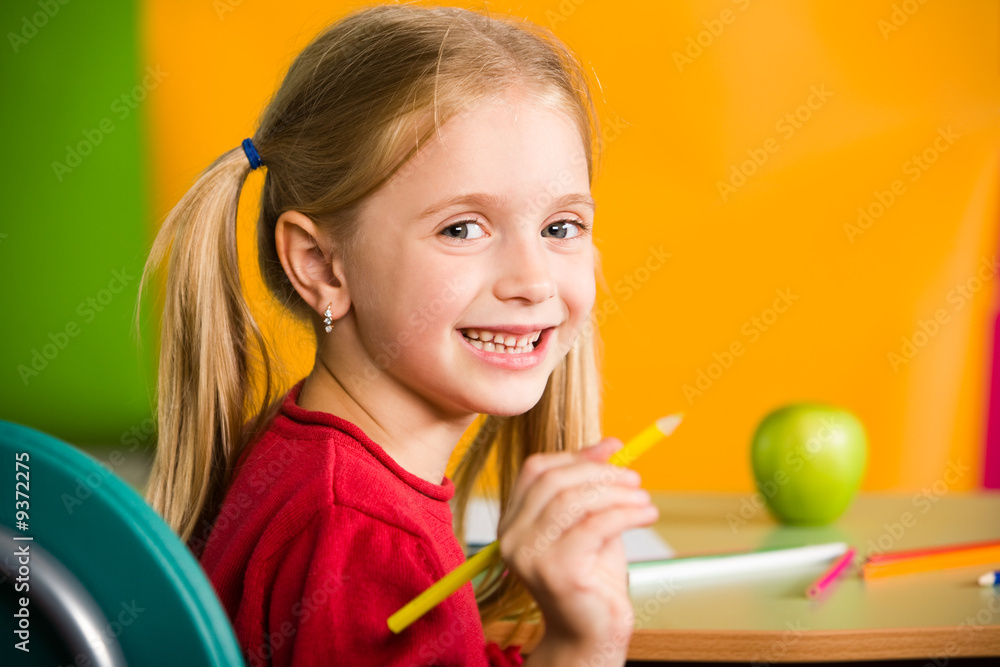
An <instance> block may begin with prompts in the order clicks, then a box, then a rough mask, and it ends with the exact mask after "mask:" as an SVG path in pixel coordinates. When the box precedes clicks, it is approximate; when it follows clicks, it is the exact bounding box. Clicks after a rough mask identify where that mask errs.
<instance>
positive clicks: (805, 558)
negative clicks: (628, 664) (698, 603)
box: [628, 542, 847, 586]
mask: <svg viewBox="0 0 1000 667" xmlns="http://www.w3.org/2000/svg"><path fill="white" fill-rule="evenodd" d="M845 551H847V545H846V544H844V543H843V542H831V543H829V544H813V545H808V546H802V547H791V548H785V549H765V550H761V551H746V552H742V553H724V554H718V555H714V556H693V557H688V558H670V559H667V560H661V561H647V562H644V563H630V564H629V566H628V578H629V586H644V585H647V584H659V583H661V582H664V581H668V582H671V583H676V582H679V581H688V580H692V579H713V578H718V577H728V576H730V575H747V574H755V573H759V572H773V571H775V570H785V569H788V568H792V567H801V566H806V565H815V564H816V563H822V562H824V561H828V560H830V559H831V558H837V557H838V556H840V555H841V554H843V553H844V552H845Z"/></svg>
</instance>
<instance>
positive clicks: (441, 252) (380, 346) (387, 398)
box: [140, 5, 657, 667]
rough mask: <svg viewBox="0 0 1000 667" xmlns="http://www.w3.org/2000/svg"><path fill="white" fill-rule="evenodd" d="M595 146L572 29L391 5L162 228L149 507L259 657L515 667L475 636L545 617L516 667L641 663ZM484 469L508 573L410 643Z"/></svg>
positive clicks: (344, 34) (629, 489) (652, 513)
mask: <svg viewBox="0 0 1000 667" xmlns="http://www.w3.org/2000/svg"><path fill="white" fill-rule="evenodd" d="M596 123H597V118H596V113H595V111H594V104H593V101H592V99H591V95H590V92H589V89H588V84H587V79H586V76H585V74H584V71H583V69H582V67H581V66H580V64H579V61H578V60H577V59H576V58H575V57H574V56H573V54H572V53H571V52H570V51H569V50H567V48H566V47H565V46H563V45H562V44H561V43H560V42H559V41H558V40H557V39H555V38H554V37H553V36H552V35H551V33H549V32H547V31H544V30H542V29H540V28H537V27H535V26H533V25H531V24H529V23H526V22H521V21H516V20H513V19H508V18H493V17H489V16H486V15H482V14H479V13H476V12H472V11H468V10H463V9H458V8H444V7H442V8H436V7H421V6H413V5H391V6H377V7H369V8H365V9H362V10H358V11H356V12H354V13H352V14H350V15H349V16H347V17H346V18H344V19H343V20H341V21H339V22H338V23H336V24H334V25H333V26H331V27H330V28H328V29H327V30H326V31H325V32H323V33H322V34H321V35H319V36H318V37H317V38H315V40H314V41H313V42H312V43H311V44H310V45H309V46H308V47H306V49H305V50H304V51H303V52H302V53H301V54H300V55H299V56H298V57H297V58H296V60H295V62H294V63H293V64H292V66H291V68H290V70H289V72H288V74H287V76H286V77H285V80H284V82H283V83H282V85H281V87H280V88H279V90H278V91H277V93H276V94H275V96H274V98H273V99H272V101H271V103H270V105H269V106H268V107H267V109H266V110H265V111H264V114H263V117H262V119H261V121H260V126H259V128H258V130H257V132H256V133H255V135H254V136H253V138H252V140H250V139H248V140H247V141H245V142H244V145H243V146H242V147H237V148H234V149H232V150H230V151H228V152H227V153H225V154H223V155H222V156H221V157H220V158H219V159H217V160H216V161H215V163H213V164H212V165H211V166H210V167H209V168H208V169H207V170H206V171H205V172H204V173H203V174H202V176H201V177H200V178H199V180H198V181H197V183H195V185H194V186H193V187H192V188H191V190H190V191H189V192H188V193H187V194H186V195H185V196H184V198H183V199H182V200H181V201H180V203H179V204H178V205H177V206H176V207H175V208H174V210H173V211H171V212H170V214H169V215H168V217H167V219H166V221H165V222H164V224H163V227H162V229H161V230H160V233H159V235H158V236H157V238H156V240H155V242H154V246H153V249H152V252H151V254H150V258H149V263H148V264H147V266H146V270H145V271H144V274H143V282H145V280H146V279H147V278H148V273H149V272H150V271H151V270H152V269H154V268H155V267H157V266H159V265H160V264H161V263H162V262H163V261H164V259H168V262H169V264H168V273H167V286H166V299H165V306H164V315H163V330H162V343H161V344H162V350H161V356H160V374H159V392H158V416H159V446H158V449H157V454H156V460H155V462H154V465H153V470H152V473H151V477H150V482H149V486H148V500H149V502H150V503H151V504H152V505H153V506H154V507H155V508H156V510H157V511H158V512H160V513H161V514H162V516H163V517H164V518H165V519H166V520H167V521H168V523H169V524H170V525H171V526H172V527H173V528H174V529H175V530H176V531H177V533H178V534H179V535H180V536H181V537H182V538H183V539H184V540H186V541H187V543H188V545H189V547H190V548H191V549H192V551H193V552H194V553H195V554H196V555H198V557H199V558H200V562H201V563H202V565H203V567H204V569H205V571H206V573H207V574H208V577H209V578H210V580H211V582H212V584H213V586H214V587H215V590H216V591H217V592H218V595H219V597H220V600H221V601H222V603H223V606H224V607H225V609H226V611H227V613H228V614H229V616H230V618H231V620H232V622H233V626H234V629H235V632H236V636H237V638H238V640H239V642H240V644H241V646H242V647H243V650H244V652H245V655H246V659H247V662H248V664H250V665H276V666H285V665H296V666H300V667H305V666H310V665H331V664H344V665H487V664H491V665H503V664H510V665H517V664H521V661H522V658H521V656H520V654H519V652H518V651H519V646H508V647H507V648H506V649H505V650H503V651H501V649H500V647H499V646H498V645H497V644H494V643H489V644H487V643H486V641H485V638H484V632H483V625H484V624H485V623H489V622H490V621H492V620H497V619H501V618H505V617H509V616H512V615H514V616H516V617H517V619H518V622H519V623H521V622H523V621H525V620H529V619H531V618H532V617H533V616H534V615H537V612H540V613H541V617H542V619H541V620H542V621H543V624H544V636H543V637H542V639H541V640H540V641H539V642H538V644H537V646H536V647H535V649H534V650H533V652H532V653H531V654H530V657H529V658H528V659H527V660H526V661H525V663H524V664H530V665H563V664H565V665H569V664H573V665H577V664H597V663H596V662H595V663H592V662H591V661H592V660H594V659H595V658H599V662H600V664H622V663H623V662H624V659H625V654H626V650H627V647H628V641H629V637H630V636H631V630H632V615H631V605H630V602H629V598H628V588H627V575H626V562H625V557H624V549H623V546H622V541H621V533H622V531H624V530H627V529H630V528H635V527H638V526H644V525H649V524H651V523H652V522H653V521H655V519H656V516H657V515H656V509H655V507H654V506H653V505H652V504H651V503H650V500H649V495H648V494H647V493H646V492H644V491H642V490H641V489H638V488H637V487H638V486H639V477H638V475H637V474H635V473H634V472H632V471H628V472H625V471H621V470H620V469H618V468H617V467H615V466H612V465H611V464H608V463H607V460H608V457H609V456H610V455H611V454H612V453H614V451H615V450H617V449H618V448H619V447H620V446H621V442H620V441H619V440H617V439H614V438H604V439H600V440H599V438H600V431H599V420H598V418H599V410H600V403H599V401H600V396H599V387H600V383H599V377H598V371H597V357H596V354H597V352H596V349H595V344H596V338H597V337H596V330H595V327H594V313H593V304H594V299H595V277H596V275H598V274H599V269H598V267H597V264H596V251H595V248H594V245H593V242H592V237H591V228H592V225H593V220H594V203H593V200H592V199H591V196H590V187H591V182H592V180H593V174H594V170H595V158H596V156H597V155H599V151H600V142H599V140H598V137H599V132H598V131H597V126H596ZM258 167H263V168H265V169H266V178H265V181H264V186H263V188H264V190H263V195H262V198H261V210H260V215H259V220H258V238H257V240H258V246H259V257H258V261H259V266H260V269H261V272H262V274H263V278H264V281H265V283H266V284H267V286H268V288H269V289H270V291H271V292H273V294H274V295H275V297H276V298H277V299H278V300H279V301H280V302H281V303H282V304H283V305H284V306H286V307H287V308H288V309H289V310H290V311H291V312H292V313H294V314H296V315H297V316H300V317H302V318H303V319H305V320H306V321H309V322H311V323H312V324H313V327H314V329H315V333H316V341H317V345H316V359H315V366H314V368H313V370H312V372H311V373H309V375H308V376H307V377H305V378H302V379H300V380H299V381H298V382H297V383H296V384H295V385H294V386H292V387H291V389H290V390H287V391H284V390H281V389H279V388H278V381H279V380H278V379H277V377H278V376H277V372H276V366H277V361H276V359H274V357H273V353H272V352H271V351H270V350H269V347H268V344H267V343H266V341H265V339H264V336H263V335H262V333H261V330H260V329H259V328H258V325H257V323H256V322H255V321H254V318H253V316H252V314H251V309H250V307H249V305H248V304H247V303H246V302H245V300H244V298H243V295H242V292H241V281H240V276H239V269H238V262H237V254H236V209H237V202H238V200H239V195H240V191H241V188H242V185H243V182H244V179H245V178H246V176H247V174H248V173H249V172H250V171H251V170H253V169H255V168H258ZM168 255H169V257H168ZM140 289H141V287H140ZM480 414H485V415H488V417H487V418H486V419H485V421H484V422H483V423H482V425H481V427H480V428H479V430H478V432H477V435H476V438H475V440H474V441H473V442H472V444H471V445H470V447H469V449H468V451H467V452H466V453H465V454H464V456H463V458H462V459H461V462H460V463H459V465H458V468H457V471H456V473H455V482H454V483H453V482H452V480H450V479H449V478H447V477H446V476H445V469H446V466H447V463H448V460H449V457H450V456H451V454H452V451H453V449H454V448H455V446H456V444H457V443H458V441H459V439H460V437H461V436H462V434H463V433H464V432H465V431H466V429H467V428H468V427H469V426H470V425H471V424H472V423H473V422H474V421H475V419H476V417H477V415H480ZM598 440H599V442H598ZM491 455H492V456H495V458H496V465H497V468H498V472H499V487H500V499H501V507H502V508H503V511H502V515H501V518H500V524H499V526H498V534H499V537H500V553H501V556H502V562H501V561H498V562H497V563H495V564H494V566H493V567H492V568H491V569H490V570H489V571H488V572H487V573H486V576H485V577H484V579H483V580H482V581H481V582H480V584H479V587H478V588H477V589H476V590H475V591H473V587H472V584H471V583H470V584H467V585H465V586H463V587H462V588H461V589H460V590H459V591H458V592H456V593H455V594H454V595H452V596H451V597H450V598H448V599H447V600H445V601H444V602H443V603H441V604H440V605H438V606H437V607H435V608H434V609H433V610H431V611H430V612H428V613H427V614H426V615H425V616H423V617H422V618H420V619H419V620H417V621H416V622H415V623H413V624H412V625H411V626H410V627H408V628H407V629H406V630H404V631H403V632H401V633H400V634H398V635H396V634H393V633H392V632H391V631H389V629H388V627H387V625H386V621H387V619H388V617H389V616H390V615H391V614H392V613H393V612H395V611H396V610H398V609H399V608H400V607H402V606H403V605H404V604H406V603H407V602H408V601H410V600H411V599H412V598H414V597H415V596H417V595H418V594H419V593H421V592H422V591H423V590H424V589H426V588H427V587H428V586H430V585H431V584H432V583H434V582H435V581H437V580H438V579H439V578H441V577H442V576H444V575H445V574H446V573H447V572H449V571H451V570H452V569H454V568H455V567H456V566H457V565H459V564H460V563H461V562H462V561H463V559H464V555H463V546H464V544H463V543H462V542H461V541H460V540H459V539H458V538H456V534H457V535H458V536H461V535H463V530H464V529H463V519H464V515H465V505H466V502H467V501H468V499H469V495H470V492H471V491H472V489H473V486H474V484H475V483H476V481H477V479H478V477H479V474H480V472H481V471H482V470H483V468H484V466H485V465H486V463H487V461H488V459H489V458H490V457H491ZM453 498H454V500H455V512H454V516H456V517H457V524H456V526H453V513H452V508H451V506H450V505H449V501H450V500H452V499H453ZM504 568H507V570H506V571H505V569H504ZM477 605H478V609H477ZM509 639H510V638H508V641H509Z"/></svg>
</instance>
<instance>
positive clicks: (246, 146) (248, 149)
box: [243, 139, 264, 169]
mask: <svg viewBox="0 0 1000 667" xmlns="http://www.w3.org/2000/svg"><path fill="white" fill-rule="evenodd" d="M243 152H244V153H246V154H247V159H248V160H250V168H251V169H256V168H257V167H259V166H261V165H262V164H264V163H263V162H261V161H260V154H259V153H257V149H256V148H254V146H253V141H251V140H250V139H244V140H243Z"/></svg>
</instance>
